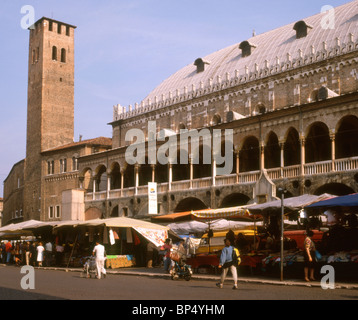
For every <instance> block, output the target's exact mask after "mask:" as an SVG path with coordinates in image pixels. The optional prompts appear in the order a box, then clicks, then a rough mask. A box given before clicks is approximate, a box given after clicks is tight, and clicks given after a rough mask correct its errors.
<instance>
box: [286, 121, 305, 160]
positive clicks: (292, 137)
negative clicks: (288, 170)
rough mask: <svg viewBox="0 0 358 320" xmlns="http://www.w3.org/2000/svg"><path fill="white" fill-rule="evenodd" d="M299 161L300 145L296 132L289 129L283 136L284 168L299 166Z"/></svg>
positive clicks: (291, 128) (293, 129)
mask: <svg viewBox="0 0 358 320" xmlns="http://www.w3.org/2000/svg"><path fill="white" fill-rule="evenodd" d="M300 161H301V145H300V140H299V134H298V131H297V130H296V129H295V128H293V127H290V128H289V129H288V130H287V133H286V136H285V145H284V162H285V163H284V166H293V165H297V164H300Z"/></svg>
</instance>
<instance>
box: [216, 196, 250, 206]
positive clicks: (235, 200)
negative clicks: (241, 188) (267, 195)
mask: <svg viewBox="0 0 358 320" xmlns="http://www.w3.org/2000/svg"><path fill="white" fill-rule="evenodd" d="M250 200H251V199H250V197H248V196H247V195H245V194H243V193H231V194H229V195H227V196H226V197H225V198H224V199H223V200H222V201H221V204H220V206H219V207H220V208H230V207H238V206H243V205H246V204H247V203H248V202H249V201H250Z"/></svg>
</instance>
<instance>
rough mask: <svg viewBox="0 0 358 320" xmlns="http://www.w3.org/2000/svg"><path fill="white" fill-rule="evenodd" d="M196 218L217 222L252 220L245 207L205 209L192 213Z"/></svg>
mask: <svg viewBox="0 0 358 320" xmlns="http://www.w3.org/2000/svg"><path fill="white" fill-rule="evenodd" d="M191 214H192V215H193V216H194V217H195V218H198V219H206V220H215V219H238V218H241V219H251V216H250V212H249V210H247V209H246V208H245V207H232V208H223V209H205V210H198V211H192V213H191Z"/></svg>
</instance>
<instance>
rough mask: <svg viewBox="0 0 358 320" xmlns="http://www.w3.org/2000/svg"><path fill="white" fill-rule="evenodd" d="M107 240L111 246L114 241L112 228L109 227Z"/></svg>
mask: <svg viewBox="0 0 358 320" xmlns="http://www.w3.org/2000/svg"><path fill="white" fill-rule="evenodd" d="M109 242H110V244H111V245H112V246H113V245H114V244H115V243H116V241H115V240H114V234H113V230H112V229H109Z"/></svg>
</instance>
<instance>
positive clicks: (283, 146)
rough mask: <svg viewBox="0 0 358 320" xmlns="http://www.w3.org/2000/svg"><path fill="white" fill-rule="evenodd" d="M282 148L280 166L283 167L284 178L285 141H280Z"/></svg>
mask: <svg viewBox="0 0 358 320" xmlns="http://www.w3.org/2000/svg"><path fill="white" fill-rule="evenodd" d="M279 143H280V148H281V154H280V155H281V157H280V167H281V178H283V168H284V167H285V142H284V141H280V142H279Z"/></svg>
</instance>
